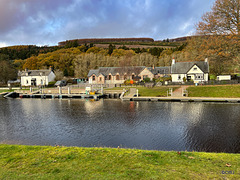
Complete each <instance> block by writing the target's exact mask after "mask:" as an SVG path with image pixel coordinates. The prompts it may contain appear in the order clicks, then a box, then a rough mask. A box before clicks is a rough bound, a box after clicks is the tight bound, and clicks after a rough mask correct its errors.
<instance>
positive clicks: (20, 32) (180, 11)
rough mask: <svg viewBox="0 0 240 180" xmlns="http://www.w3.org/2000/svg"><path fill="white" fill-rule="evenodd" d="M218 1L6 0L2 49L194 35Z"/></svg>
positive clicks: (1, 7)
mask: <svg viewBox="0 0 240 180" xmlns="http://www.w3.org/2000/svg"><path fill="white" fill-rule="evenodd" d="M214 1H215V0H210V1H209V0H201V1H199V0H191V1H189V0H181V1H179V0H161V1H159V0H11V1H10V0H1V1H0V46H1V45H14V44H38V45H45V44H49V45H53V44H57V42H59V41H63V40H67V39H75V38H101V37H152V38H154V39H165V38H173V37H179V36H185V35H189V34H191V33H193V31H194V24H195V23H197V22H198V21H199V19H200V17H201V16H202V14H203V13H204V12H206V11H209V10H210V7H211V5H212V4H213V2H214Z"/></svg>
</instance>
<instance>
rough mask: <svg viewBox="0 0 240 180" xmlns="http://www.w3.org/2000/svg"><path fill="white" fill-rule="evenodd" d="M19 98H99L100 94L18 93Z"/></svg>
mask: <svg viewBox="0 0 240 180" xmlns="http://www.w3.org/2000/svg"><path fill="white" fill-rule="evenodd" d="M19 97H20V98H40V99H64V98H74V99H95V100H96V99H99V98H102V97H103V95H101V94H94V95H89V94H19Z"/></svg>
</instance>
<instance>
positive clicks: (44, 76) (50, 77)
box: [19, 68, 56, 86]
mask: <svg viewBox="0 0 240 180" xmlns="http://www.w3.org/2000/svg"><path fill="white" fill-rule="evenodd" d="M19 76H20V77H21V86H46V85H48V83H49V82H51V81H54V79H55V77H56V75H55V74H54V72H53V71H52V69H51V68H50V69H48V70H28V69H26V70H24V71H21V72H19Z"/></svg>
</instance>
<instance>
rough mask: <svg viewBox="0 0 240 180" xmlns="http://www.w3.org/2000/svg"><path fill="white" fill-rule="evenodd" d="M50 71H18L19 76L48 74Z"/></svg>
mask: <svg viewBox="0 0 240 180" xmlns="http://www.w3.org/2000/svg"><path fill="white" fill-rule="evenodd" d="M51 72H52V71H51V70H27V71H22V72H20V73H19V75H20V76H26V73H28V76H48V75H49V74H50V73H51Z"/></svg>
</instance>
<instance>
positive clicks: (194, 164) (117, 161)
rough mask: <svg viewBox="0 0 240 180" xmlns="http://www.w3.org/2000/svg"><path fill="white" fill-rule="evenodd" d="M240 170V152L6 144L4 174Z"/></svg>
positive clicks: (202, 175)
mask: <svg viewBox="0 0 240 180" xmlns="http://www.w3.org/2000/svg"><path fill="white" fill-rule="evenodd" d="M222 171H224V172H226V171H227V172H228V173H230V171H231V172H232V173H234V174H223V173H222ZM239 173H240V155H239V154H224V153H198V152H181V153H178V152H174V151H172V152H162V151H144V150H133V149H110V148H77V147H47V146H18V145H0V179H119V178H120V179H214V178H216V179H220V178H229V179H239V178H240V174H239Z"/></svg>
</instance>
